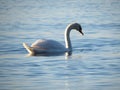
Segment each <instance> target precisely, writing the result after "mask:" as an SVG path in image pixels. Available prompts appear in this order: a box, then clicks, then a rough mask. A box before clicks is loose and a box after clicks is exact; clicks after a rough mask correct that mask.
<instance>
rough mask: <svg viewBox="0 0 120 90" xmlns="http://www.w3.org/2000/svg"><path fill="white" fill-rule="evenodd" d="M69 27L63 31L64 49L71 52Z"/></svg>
mask: <svg viewBox="0 0 120 90" xmlns="http://www.w3.org/2000/svg"><path fill="white" fill-rule="evenodd" d="M71 30H72V29H71V27H70V26H68V27H67V28H66V30H65V46H66V49H68V50H69V51H72V45H71V40H70V31H71Z"/></svg>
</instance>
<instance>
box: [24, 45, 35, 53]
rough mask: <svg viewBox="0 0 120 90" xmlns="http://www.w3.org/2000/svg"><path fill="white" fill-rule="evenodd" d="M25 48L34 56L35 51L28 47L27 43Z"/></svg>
mask: <svg viewBox="0 0 120 90" xmlns="http://www.w3.org/2000/svg"><path fill="white" fill-rule="evenodd" d="M23 46H24V48H25V49H26V50H27V51H28V52H29V54H34V51H33V49H32V48H31V47H30V46H28V45H27V44H26V43H23Z"/></svg>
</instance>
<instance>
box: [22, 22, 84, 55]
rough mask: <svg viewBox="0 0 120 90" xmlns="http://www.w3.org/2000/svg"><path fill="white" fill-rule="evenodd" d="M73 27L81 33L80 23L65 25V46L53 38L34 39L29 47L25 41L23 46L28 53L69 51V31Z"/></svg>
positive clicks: (45, 53)
mask: <svg viewBox="0 0 120 90" xmlns="http://www.w3.org/2000/svg"><path fill="white" fill-rule="evenodd" d="M72 29H75V30H77V31H79V32H80V33H81V34H82V35H83V32H82V28H81V26H80V24H78V23H73V24H70V25H68V26H67V28H66V30H65V46H66V47H65V46H64V45H62V44H61V43H59V42H57V41H55V40H46V39H40V40H37V41H35V42H34V43H33V44H32V45H31V47H30V46H28V45H27V44H26V43H23V46H24V48H26V50H27V51H28V52H29V54H30V55H57V54H61V53H64V52H71V51H72V45H71V41H70V31H71V30H72Z"/></svg>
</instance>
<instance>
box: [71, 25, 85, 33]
mask: <svg viewBox="0 0 120 90" xmlns="http://www.w3.org/2000/svg"><path fill="white" fill-rule="evenodd" d="M69 27H70V29H75V30H77V31H79V32H80V33H81V34H82V35H84V33H83V32H82V27H81V25H80V24H79V23H73V24H70V25H69Z"/></svg>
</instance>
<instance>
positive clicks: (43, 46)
mask: <svg viewBox="0 0 120 90" xmlns="http://www.w3.org/2000/svg"><path fill="white" fill-rule="evenodd" d="M31 47H33V48H36V49H39V50H44V51H46V52H54V51H65V50H66V48H65V47H64V46H63V45H62V44H61V43H59V42H57V41H54V40H45V39H41V40H37V41H36V42H34V43H33V44H32V45H31Z"/></svg>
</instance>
